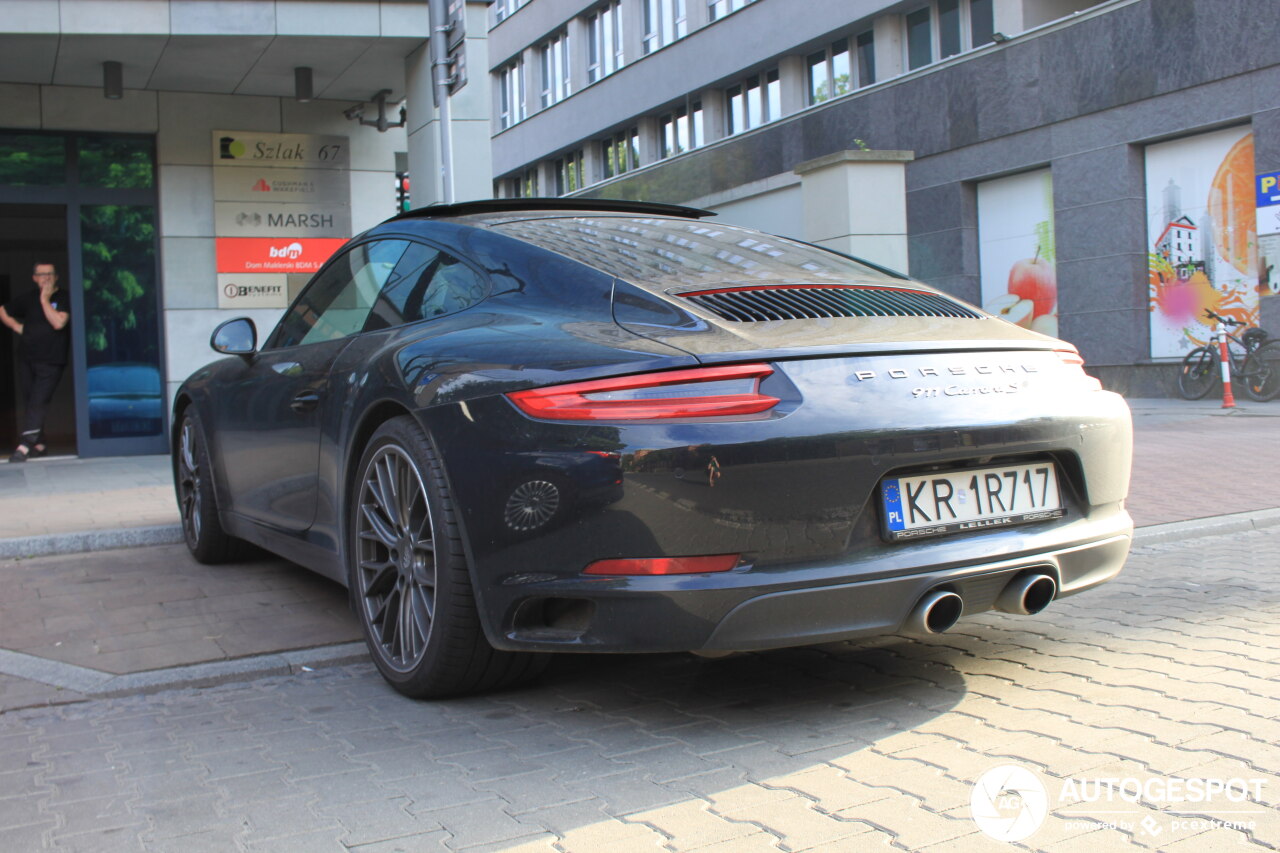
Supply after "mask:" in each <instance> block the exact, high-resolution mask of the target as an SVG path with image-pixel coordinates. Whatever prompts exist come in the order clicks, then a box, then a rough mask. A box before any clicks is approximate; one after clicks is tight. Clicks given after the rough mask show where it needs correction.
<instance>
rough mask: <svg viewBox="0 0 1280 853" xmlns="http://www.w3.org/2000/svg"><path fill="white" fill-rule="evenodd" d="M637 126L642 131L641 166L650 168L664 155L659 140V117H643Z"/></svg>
mask: <svg viewBox="0 0 1280 853" xmlns="http://www.w3.org/2000/svg"><path fill="white" fill-rule="evenodd" d="M636 125H637V126H638V127H639V129H640V165H641V166H648V165H649V164H650V163H656V162H658V158H659V157H660V156H661V154H662V145H661V140H659V139H658V133H659V132H660V131H659V125H658V117H657V116H641V117H640V119H639V121H637V122H636Z"/></svg>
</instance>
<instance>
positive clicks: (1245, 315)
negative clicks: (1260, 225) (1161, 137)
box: [1146, 128, 1258, 358]
mask: <svg viewBox="0 0 1280 853" xmlns="http://www.w3.org/2000/svg"><path fill="white" fill-rule="evenodd" d="M1146 161H1147V238H1148V246H1147V252H1148V260H1149V264H1148V288H1149V294H1150V310H1151V357H1152V358H1181V357H1182V356H1183V355H1185V354H1186V353H1187V351H1188V350H1190V349H1191V348H1193V347H1197V346H1200V345H1201V344H1203V343H1205V342H1206V341H1208V340H1209V338H1210V335H1211V333H1212V331H1213V330H1212V327H1211V323H1210V321H1208V320H1207V319H1206V318H1205V316H1204V312H1205V310H1206V309H1210V310H1213V311H1215V312H1217V313H1218V314H1221V315H1223V316H1226V317H1231V318H1232V319H1236V320H1240V321H1243V322H1245V323H1249V324H1250V325H1254V324H1256V323H1257V322H1258V245H1257V236H1256V230H1257V229H1256V212H1255V208H1254V198H1255V196H1254V173H1253V134H1252V133H1250V132H1248V131H1247V130H1243V129H1241V128H1235V129H1232V130H1221V131H1214V132H1212V133H1202V134H1198V135H1196V136H1193V137H1190V138H1187V139H1179V140H1175V141H1173V142H1162V143H1159V144H1156V145H1150V146H1148V147H1147V158H1146Z"/></svg>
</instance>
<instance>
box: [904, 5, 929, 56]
mask: <svg viewBox="0 0 1280 853" xmlns="http://www.w3.org/2000/svg"><path fill="white" fill-rule="evenodd" d="M931 18H932V13H931V11H930V10H929V8H928V7H925V8H924V9H917V10H916V11H914V12H912V13H911V14H909V15H907V67H908V68H910V69H913V70H914V69H916V68H922V67H924V66H925V65H928V64H929V63H930V62H932V61H933V26H932V20H931Z"/></svg>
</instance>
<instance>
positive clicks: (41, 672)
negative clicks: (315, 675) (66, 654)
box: [0, 643, 369, 710]
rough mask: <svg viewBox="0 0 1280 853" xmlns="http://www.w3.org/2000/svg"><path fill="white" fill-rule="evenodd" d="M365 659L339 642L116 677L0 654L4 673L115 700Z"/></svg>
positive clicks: (360, 650)
mask: <svg viewBox="0 0 1280 853" xmlns="http://www.w3.org/2000/svg"><path fill="white" fill-rule="evenodd" d="M367 660H369V653H368V649H367V648H366V646H365V644H364V643H340V644H338V645H333V646H318V647H316V648H311V649H298V650H294V651H287V652H275V653H271V654H263V655H252V656H250V657H244V658H235V659H233V660H220V661H211V662H208V663H197V664H188V665H185V666H174V667H169V668H166V669H153V670H147V671H145V672H134V673H129V674H127V675H115V674H113V673H110V672H103V671H101V670H97V669H92V668H90V667H86V666H76V665H75V664H70V663H63V662H62V661H54V660H47V659H45V658H39V657H35V656H34V655H27V654H22V653H21V652H11V651H6V650H4V649H0V674H3V675H11V676H16V677H18V678H24V679H27V680H28V681H36V682H39V683H41V684H47V685H49V686H50V687H58V688H61V689H64V690H73V691H75V692H76V693H79V694H81V696H83V697H84V698H86V699H112V698H118V697H121V696H140V695H145V694H148V693H159V692H160V691H162V690H179V689H183V688H193V687H214V686H217V685H219V684H227V683H230V682H238V681H251V680H253V679H256V678H266V677H268V676H273V675H296V674H297V673H299V672H303V671H306V670H311V669H321V668H325V667H331V666H345V665H346V664H350V663H360V662H362V661H367ZM10 710H12V709H10Z"/></svg>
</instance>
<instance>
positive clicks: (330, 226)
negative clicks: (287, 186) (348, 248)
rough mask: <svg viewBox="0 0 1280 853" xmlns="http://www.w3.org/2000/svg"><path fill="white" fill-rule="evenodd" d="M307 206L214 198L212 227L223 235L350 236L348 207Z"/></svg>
mask: <svg viewBox="0 0 1280 853" xmlns="http://www.w3.org/2000/svg"><path fill="white" fill-rule="evenodd" d="M310 208H311V206H310V205H300V204H270V203H265V202H258V203H254V202H249V203H244V202H237V201H216V202H214V203H213V220H214V227H215V228H216V229H217V233H218V235H219V236H223V237H341V238H342V239H346V238H347V237H349V236H351V208H349V207H329V208H324V207H321V208H320V209H316V210H312V209H310Z"/></svg>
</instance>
